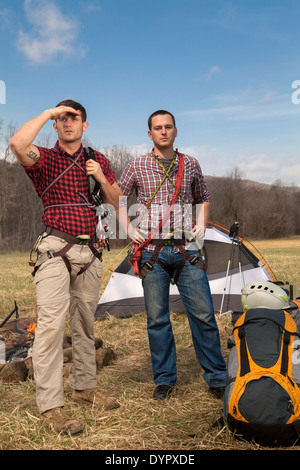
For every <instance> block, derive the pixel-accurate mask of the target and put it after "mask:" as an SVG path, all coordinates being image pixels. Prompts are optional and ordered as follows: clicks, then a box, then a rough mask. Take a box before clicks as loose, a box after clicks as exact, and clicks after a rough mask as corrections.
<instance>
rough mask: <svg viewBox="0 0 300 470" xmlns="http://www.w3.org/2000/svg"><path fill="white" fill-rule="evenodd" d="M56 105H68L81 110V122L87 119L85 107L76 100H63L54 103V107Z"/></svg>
mask: <svg viewBox="0 0 300 470" xmlns="http://www.w3.org/2000/svg"><path fill="white" fill-rule="evenodd" d="M58 106H70V107H71V108H74V109H76V111H80V112H81V117H82V122H86V119H87V114H86V110H85V108H84V107H83V106H82V104H80V103H78V102H77V101H74V100H63V101H61V102H60V103H58V104H57V105H56V108H57V107H58Z"/></svg>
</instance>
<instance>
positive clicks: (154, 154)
mask: <svg viewBox="0 0 300 470" xmlns="http://www.w3.org/2000/svg"><path fill="white" fill-rule="evenodd" d="M175 153H176V158H175V162H174V165H178V163H179V156H178V150H177V149H176V150H174V154H175ZM151 154H152V155H153V156H154V157H155V158H157V159H158V160H163V158H162V157H160V156H159V155H157V154H156V153H155V152H154V147H153V149H152V151H151V153H149V155H151ZM170 160H171V159H170Z"/></svg>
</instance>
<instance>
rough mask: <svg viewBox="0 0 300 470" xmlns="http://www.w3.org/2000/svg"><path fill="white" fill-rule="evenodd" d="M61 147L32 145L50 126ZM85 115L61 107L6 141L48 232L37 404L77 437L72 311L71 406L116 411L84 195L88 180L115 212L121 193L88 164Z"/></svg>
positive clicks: (40, 268)
mask: <svg viewBox="0 0 300 470" xmlns="http://www.w3.org/2000/svg"><path fill="white" fill-rule="evenodd" d="M49 120H54V123H53V127H54V130H55V131H56V132H57V135H58V141H57V143H56V145H55V147H54V148H52V149H47V148H42V147H39V146H36V145H34V144H33V141H34V139H35V138H36V136H37V134H38V133H39V131H40V130H41V129H42V127H43V126H44V125H45V124H46V123H47V122H48V121H49ZM87 128H88V122H87V118H86V110H85V109H84V107H83V106H82V105H81V104H80V103H77V102H75V101H73V100H64V101H63V102H61V103H59V104H58V105H57V106H56V107H55V108H53V109H47V110H46V111H44V112H42V113H41V114H40V115H38V116H37V117H35V118H33V119H31V120H30V121H28V122H26V123H25V124H23V126H22V127H21V128H20V129H19V130H18V131H17V132H16V134H15V135H14V136H13V137H12V139H11V141H10V147H11V149H12V151H13V153H14V154H15V156H16V158H17V160H18V161H19V162H20V164H21V165H22V166H23V168H24V169H25V171H26V173H27V175H28V176H29V178H30V179H31V180H32V182H33V184H34V187H35V189H36V192H37V194H38V196H39V197H40V198H41V199H42V202H43V207H44V211H43V216H42V221H43V224H44V225H45V227H46V229H45V232H44V233H43V235H42V237H41V241H40V244H39V246H38V261H37V263H36V266H35V270H36V272H35V277H34V281H35V284H36V291H37V304H38V321H37V330H36V335H35V341H34V348H33V366H34V378H35V382H36V394H37V404H38V408H39V411H40V413H41V414H42V417H43V418H44V419H45V421H46V422H47V424H49V425H50V427H51V428H54V429H55V430H56V431H58V432H63V433H69V434H75V433H77V432H80V431H82V429H83V427H82V425H81V424H80V423H79V422H78V421H76V420H74V419H72V418H70V417H69V416H68V415H67V414H66V413H65V411H64V408H63V407H64V397H63V349H62V344H63V334H64V324H65V316H66V312H67V309H68V308H69V311H70V323H71V328H72V347H73V388H74V390H73V395H72V397H73V399H74V400H75V401H77V402H80V403H89V404H91V405H99V406H103V407H105V408H107V409H110V408H116V407H117V406H119V405H118V403H117V401H116V400H115V399H114V398H111V397H105V396H103V395H102V394H101V393H100V392H99V390H98V388H97V378H96V357H95V342H94V312H95V309H96V305H97V301H98V293H99V287H100V282H101V277H102V264H101V251H102V248H101V247H100V246H99V242H97V240H96V236H95V232H96V226H97V221H98V217H97V215H96V207H95V205H93V203H92V200H91V196H90V194H89V191H88V176H90V175H91V176H93V177H94V179H95V180H96V181H97V182H98V183H100V185H101V190H102V194H103V200H104V201H105V202H106V203H109V204H112V205H114V206H115V207H118V203H119V196H120V195H121V191H120V189H119V187H118V185H117V183H116V178H115V174H114V172H113V171H112V170H111V167H110V163H109V161H108V160H107V159H106V158H105V157H104V155H102V154H101V153H99V152H95V160H93V159H89V160H87V161H85V153H84V149H83V146H82V135H83V132H84V131H86V130H87Z"/></svg>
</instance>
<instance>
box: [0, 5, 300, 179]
mask: <svg viewBox="0 0 300 470" xmlns="http://www.w3.org/2000/svg"><path fill="white" fill-rule="evenodd" d="M299 24H300V1H299V0H228V1H225V0H151V1H144V0H139V1H138V0H63V1H62V0H60V1H59V0H56V1H52V0H11V1H8V0H0V40H1V48H0V58H1V61H0V64H1V68H0V80H1V82H0V85H1V87H0V103H1V104H0V119H3V120H4V127H5V124H9V123H10V122H12V123H13V124H16V125H17V126H20V125H21V124H22V123H23V122H24V121H26V120H28V119H30V118H32V117H34V116H35V115H37V114H39V113H40V112H42V111H43V110H44V109H47V108H51V107H53V106H55V105H56V104H57V103H58V102H59V101H60V100H62V99H64V98H73V99H75V100H77V101H80V102H81V103H82V104H83V105H84V106H85V107H86V109H87V113H88V121H89V129H88V131H87V134H86V136H87V137H88V139H89V141H90V142H92V143H93V145H95V146H96V147H97V148H101V149H103V148H104V147H109V146H112V145H123V146H125V147H127V148H128V149H130V150H131V151H132V152H137V153H141V152H144V151H146V150H147V149H150V148H151V142H150V140H149V139H148V137H147V119H148V116H149V115H150V114H151V113H152V112H153V111H155V110H157V109H162V108H163V109H168V110H170V111H171V112H172V113H173V114H175V117H176V120H177V127H178V137H177V141H176V146H177V147H178V148H179V150H181V151H184V152H187V153H189V154H191V155H193V156H195V157H197V158H198V159H199V161H200V164H201V166H202V170H203V173H204V174H206V175H215V176H224V175H226V174H228V173H230V172H231V171H232V170H233V168H234V167H235V166H238V167H239V169H240V170H241V172H242V174H243V176H244V177H245V178H250V179H253V180H255V181H261V182H266V183H272V182H274V181H275V180H277V179H280V180H281V181H282V182H284V183H286V184H290V183H294V184H296V185H298V186H300V158H299V157H300V151H299V148H300V145H299V143H300V142H299V140H300V139H299V124H300V122H299V121H300V119H299V118H300V104H298V101H300V60H299V44H300V38H299V32H300V27H299ZM297 82H299V84H298V83H297ZM293 84H294V86H296V88H295V89H293V88H292V85H293ZM43 132H46V133H47V132H51V125H50V123H49V125H46V126H45V128H44V129H43Z"/></svg>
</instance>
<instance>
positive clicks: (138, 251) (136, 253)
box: [130, 153, 184, 275]
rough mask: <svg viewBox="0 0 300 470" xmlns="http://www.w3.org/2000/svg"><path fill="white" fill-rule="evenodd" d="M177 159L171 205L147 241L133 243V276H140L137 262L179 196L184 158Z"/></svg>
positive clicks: (179, 154)
mask: <svg viewBox="0 0 300 470" xmlns="http://www.w3.org/2000/svg"><path fill="white" fill-rule="evenodd" d="M178 157H179V165H178V173H177V178H176V186H175V192H174V195H173V198H172V201H171V205H170V207H169V209H168V211H167V212H166V214H165V216H164V218H163V219H162V220H161V221H160V223H159V226H158V227H157V228H156V229H155V230H154V231H153V232H152V233H150V234H149V236H148V238H147V240H145V241H144V242H143V243H141V245H138V244H137V243H135V245H134V255H133V256H132V258H131V260H130V261H131V264H132V265H133V268H134V274H135V275H139V274H140V273H139V266H138V263H139V261H140V259H141V257H142V250H143V249H144V248H145V247H146V246H147V245H148V244H149V243H150V242H151V240H152V238H154V236H155V234H156V233H157V232H158V231H159V230H160V229H161V227H162V226H163V224H164V223H165V221H166V220H167V218H168V216H169V214H170V212H171V210H172V207H173V205H174V204H175V202H176V200H177V198H178V194H179V191H180V186H181V183H182V179H183V175H184V157H183V155H182V154H181V153H178Z"/></svg>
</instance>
